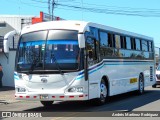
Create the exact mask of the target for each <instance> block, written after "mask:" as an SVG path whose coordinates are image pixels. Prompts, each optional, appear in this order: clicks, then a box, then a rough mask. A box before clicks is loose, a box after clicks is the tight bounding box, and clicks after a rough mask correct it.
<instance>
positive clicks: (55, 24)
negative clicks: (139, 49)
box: [21, 20, 153, 40]
mask: <svg viewBox="0 0 160 120" xmlns="http://www.w3.org/2000/svg"><path fill="white" fill-rule="evenodd" d="M89 26H91V27H96V28H99V29H102V30H107V31H111V32H115V33H118V34H122V35H126V36H131V37H132V36H133V37H138V38H143V39H147V40H153V38H152V37H148V36H145V35H141V34H137V33H133V32H129V31H125V30H121V29H117V28H114V27H109V26H105V25H101V24H97V23H92V22H84V21H72V20H61V21H50V22H42V23H37V24H33V25H29V26H26V27H24V28H23V29H22V31H21V34H25V33H29V32H34V31H39V30H49V29H61V30H77V31H78V32H85V31H88V30H89Z"/></svg>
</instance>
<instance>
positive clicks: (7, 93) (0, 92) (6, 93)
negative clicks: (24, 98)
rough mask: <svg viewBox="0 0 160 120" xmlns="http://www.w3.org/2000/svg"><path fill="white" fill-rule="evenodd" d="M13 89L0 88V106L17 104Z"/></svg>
mask: <svg viewBox="0 0 160 120" xmlns="http://www.w3.org/2000/svg"><path fill="white" fill-rule="evenodd" d="M14 93H15V90H14V87H2V88H0V104H9V103H13V102H18V101H17V100H15V97H14Z"/></svg>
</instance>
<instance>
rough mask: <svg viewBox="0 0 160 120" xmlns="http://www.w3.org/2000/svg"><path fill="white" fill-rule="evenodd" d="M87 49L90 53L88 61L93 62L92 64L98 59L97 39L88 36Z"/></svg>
mask: <svg viewBox="0 0 160 120" xmlns="http://www.w3.org/2000/svg"><path fill="white" fill-rule="evenodd" d="M86 50H87V54H88V62H92V63H91V64H94V63H95V62H94V61H95V60H97V53H96V40H94V39H92V38H90V37H88V38H87V40H86Z"/></svg>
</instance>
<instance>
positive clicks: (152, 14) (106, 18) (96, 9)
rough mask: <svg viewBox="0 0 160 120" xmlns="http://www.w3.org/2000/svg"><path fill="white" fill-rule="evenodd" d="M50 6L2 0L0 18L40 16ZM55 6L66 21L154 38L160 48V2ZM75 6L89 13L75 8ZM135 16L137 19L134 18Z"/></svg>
mask: <svg viewBox="0 0 160 120" xmlns="http://www.w3.org/2000/svg"><path fill="white" fill-rule="evenodd" d="M47 2H48V0H0V15H33V16H39V12H40V11H43V12H45V13H48V4H47ZM55 2H56V3H57V4H56V5H55V8H54V15H55V16H59V17H61V18H63V19H66V20H84V21H90V22H95V23H99V24H103V25H107V26H111V27H115V28H119V29H123V30H127V31H130V32H135V33H139V34H143V35H146V36H150V37H153V38H154V41H155V46H156V47H160V0H55ZM67 6H68V7H67ZM75 6H76V7H82V8H89V10H88V11H87V10H86V9H83V10H81V9H77V8H73V7H75ZM91 11H92V12H91ZM122 12H123V13H122ZM120 13H122V14H120ZM131 13H135V14H136V15H130V14H131ZM124 14H125V15H124ZM126 14H127V15H126ZM137 15H140V16H137Z"/></svg>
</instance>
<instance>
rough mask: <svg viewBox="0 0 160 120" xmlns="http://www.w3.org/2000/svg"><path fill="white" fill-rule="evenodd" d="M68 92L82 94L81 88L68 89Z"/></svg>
mask: <svg viewBox="0 0 160 120" xmlns="http://www.w3.org/2000/svg"><path fill="white" fill-rule="evenodd" d="M68 92H83V87H77V88H76V87H72V88H69V89H68Z"/></svg>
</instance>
